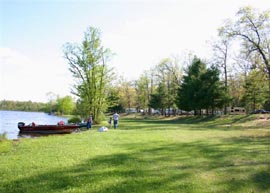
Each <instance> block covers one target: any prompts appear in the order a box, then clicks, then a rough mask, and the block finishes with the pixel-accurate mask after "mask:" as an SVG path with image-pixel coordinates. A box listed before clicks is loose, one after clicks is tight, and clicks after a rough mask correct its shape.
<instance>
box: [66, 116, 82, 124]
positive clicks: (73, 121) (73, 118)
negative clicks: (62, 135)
mask: <svg viewBox="0 0 270 193" xmlns="http://www.w3.org/2000/svg"><path fill="white" fill-rule="evenodd" d="M81 122H82V120H81V118H80V117H71V118H70V119H69V120H68V123H81Z"/></svg>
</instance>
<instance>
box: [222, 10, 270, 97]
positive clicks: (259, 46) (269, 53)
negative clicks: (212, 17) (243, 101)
mask: <svg viewBox="0 0 270 193" xmlns="http://www.w3.org/2000/svg"><path fill="white" fill-rule="evenodd" d="M269 15H270V12H269V11H264V12H262V13H259V12H258V11H257V10H255V9H253V8H251V7H243V8H240V9H239V11H238V12H237V14H236V16H237V20H236V21H229V20H228V21H227V23H226V24H225V25H224V26H223V27H222V28H221V29H220V34H224V35H226V36H228V37H232V38H238V39H240V40H241V41H242V49H244V50H246V52H247V54H248V55H250V54H253V53H257V54H258V55H259V56H260V57H261V59H262V61H263V65H264V72H265V73H266V75H267V80H268V92H269V94H268V101H270V36H269V33H270V16H269Z"/></svg>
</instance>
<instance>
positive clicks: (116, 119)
mask: <svg viewBox="0 0 270 193" xmlns="http://www.w3.org/2000/svg"><path fill="white" fill-rule="evenodd" d="M118 119H119V115H118V114H117V112H115V113H114V114H113V127H114V129H116V128H117V126H118Z"/></svg>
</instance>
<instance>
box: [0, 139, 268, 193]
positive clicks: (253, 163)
mask: <svg viewBox="0 0 270 193" xmlns="http://www.w3.org/2000/svg"><path fill="white" fill-rule="evenodd" d="M254 144H261V145H260V146H258V147H256V148H254V149H253V145H254ZM262 144H264V145H266V146H267V144H268V145H269V141H268V138H267V137H257V138H251V139H250V138H248V137H241V138H240V139H239V138H230V139H225V141H223V142H220V143H218V142H216V143H213V142H212V143H209V142H205V141H196V142H191V143H169V144H167V143H159V144H158V145H157V144H155V143H150V142H149V143H147V144H144V143H130V144H125V146H124V147H123V144H116V145H115V146H117V147H118V146H119V147H121V148H123V149H124V150H125V151H124V152H125V153H116V154H109V155H99V156H96V157H95V158H92V159H87V160H84V161H82V162H80V163H77V164H76V165H74V166H73V167H69V168H67V167H64V168H53V167H52V169H51V170H50V171H47V172H43V173H37V174H36V175H33V176H27V175H26V176H27V177H20V178H16V176H15V179H14V180H13V181H10V182H6V183H2V184H1V185H0V192H5V193H11V192H16V193H17V192H23V193H30V192H33V193H34V192H39V193H43V192H44V193H45V192H46V193H53V192H91V193H107V192H111V193H119V192H121V193H130V192H138V193H141V192H144V193H147V192H149V193H150V192H191V193H192V192H246V191H247V190H250V191H253V192H255V191H256V192H257V191H258V192H262V191H265V192H267V191H268V190H269V189H270V183H269V182H270V173H269V170H268V171H266V170H263V169H265V168H266V167H267V166H268V165H269V163H270V162H269V161H270V160H269V157H267V153H268V154H269V152H267V151H266V150H265V148H264V147H265V146H263V147H262ZM249 148H250V149H249ZM250 150H252V153H251V151H250ZM258 153H260V154H261V156H263V157H264V156H265V160H262V159H256V156H255V155H256V154H257V155H258ZM262 154H265V155H262ZM78 156H79V155H78ZM48 164H53V163H48ZM268 169H269V167H268ZM208 173H211V174H212V177H210V178H207V179H204V178H203V176H207V174H208ZM205 183H207V184H208V186H205ZM210 186H212V187H215V189H214V190H212V191H211V190H209V187H210Z"/></svg>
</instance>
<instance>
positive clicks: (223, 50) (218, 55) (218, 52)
mask: <svg viewBox="0 0 270 193" xmlns="http://www.w3.org/2000/svg"><path fill="white" fill-rule="evenodd" d="M212 46H213V49H214V63H215V64H216V66H217V67H218V68H219V69H220V70H221V72H222V74H223V77H222V78H223V80H224V89H225V90H224V92H225V93H228V52H229V46H230V40H229V38H226V37H224V36H221V35H220V39H219V41H216V42H215V43H213V45H212ZM224 114H227V104H225V107H224Z"/></svg>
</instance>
